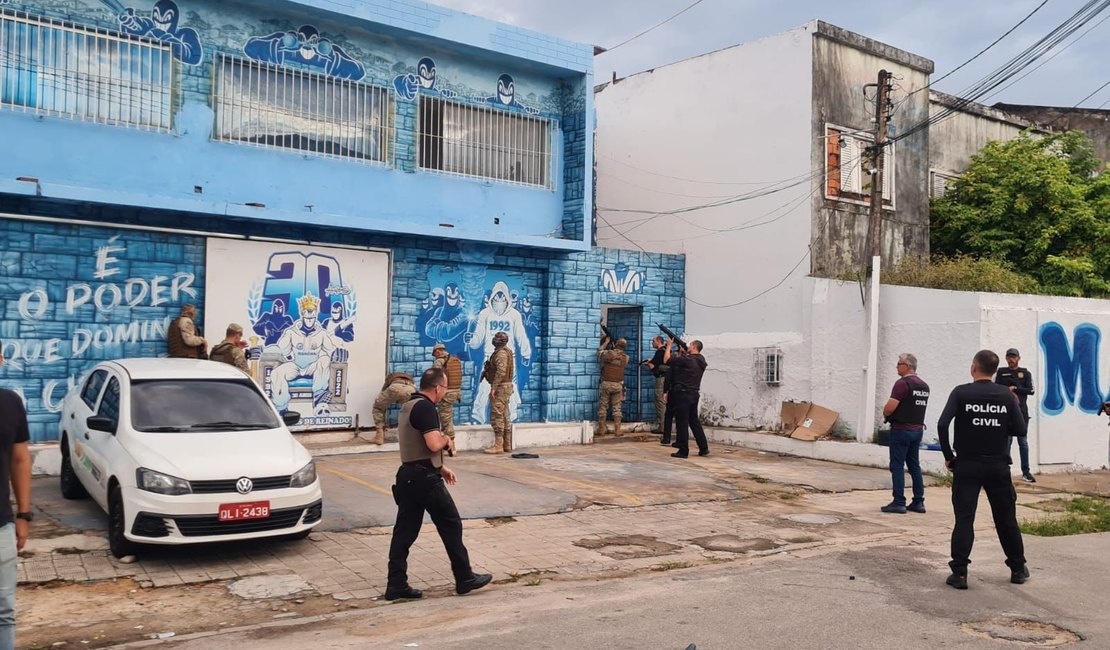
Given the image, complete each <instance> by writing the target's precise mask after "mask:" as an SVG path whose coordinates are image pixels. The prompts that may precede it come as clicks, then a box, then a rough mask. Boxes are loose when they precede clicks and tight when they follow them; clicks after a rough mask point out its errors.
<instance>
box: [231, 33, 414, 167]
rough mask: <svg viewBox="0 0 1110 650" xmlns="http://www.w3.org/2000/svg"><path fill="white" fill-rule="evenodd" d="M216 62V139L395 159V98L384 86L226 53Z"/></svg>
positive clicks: (369, 159) (371, 160)
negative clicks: (236, 56)
mask: <svg viewBox="0 0 1110 650" xmlns="http://www.w3.org/2000/svg"><path fill="white" fill-rule="evenodd" d="M216 66H217V80H216V84H215V86H214V92H215V95H216V97H215V101H214V104H215V106H216V139H217V140H223V141H227V142H238V143H242V144H250V145H254V146H258V147H265V148H270V149H291V150H294V151H301V152H307V153H312V154H316V155H320V156H326V157H329V158H342V159H346V160H356V161H360V162H367V163H381V164H389V163H390V162H391V156H392V151H393V137H394V129H393V108H392V107H393V104H392V100H391V98H390V95H389V92H388V90H386V89H385V88H382V87H380V86H373V85H370V84H365V83H359V82H356V81H351V80H348V79H335V78H332V77H328V76H326V75H322V74H319V73H315V72H308V71H305V70H300V69H297V68H286V67H280V66H275V65H270V64H266V63H259V62H257V61H248V60H245V59H238V58H234V57H230V56H226V55H221V56H220V57H219V58H218V60H217V62H216Z"/></svg>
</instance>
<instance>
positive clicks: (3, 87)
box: [0, 12, 173, 131]
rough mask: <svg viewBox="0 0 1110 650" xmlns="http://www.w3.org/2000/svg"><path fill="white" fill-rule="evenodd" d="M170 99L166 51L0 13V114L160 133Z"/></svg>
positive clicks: (169, 54) (168, 114)
mask: <svg viewBox="0 0 1110 650" xmlns="http://www.w3.org/2000/svg"><path fill="white" fill-rule="evenodd" d="M172 98H173V55H172V52H171V49H170V46H168V45H163V44H161V43H158V42H156V41H151V40H149V39H144V38H140V37H135V36H129V35H125V34H120V33H118V32H113V31H109V30H105V29H97V28H91V27H84V26H80V25H74V24H72V23H66V22H62V21H58V20H53V19H50V18H42V17H37V16H30V15H27V14H23V13H14V12H0V107H3V108H5V109H8V110H22V111H26V112H34V113H42V114H49V115H61V116H66V117H71V118H73V119H78V120H82V121H88V122H100V123H108V124H120V125H127V126H133V127H138V128H144V129H150V130H162V131H165V130H168V129H169V128H170V127H171V126H172V123H171V119H172V112H173V111H172V109H173V106H172Z"/></svg>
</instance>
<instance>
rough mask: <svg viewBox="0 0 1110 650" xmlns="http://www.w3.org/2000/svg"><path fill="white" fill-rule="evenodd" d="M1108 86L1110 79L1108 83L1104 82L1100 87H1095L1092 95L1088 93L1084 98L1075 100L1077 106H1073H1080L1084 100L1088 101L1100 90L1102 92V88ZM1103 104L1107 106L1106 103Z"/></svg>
mask: <svg viewBox="0 0 1110 650" xmlns="http://www.w3.org/2000/svg"><path fill="white" fill-rule="evenodd" d="M1107 86H1110V81H1107V82H1106V83H1104V84H1102V85H1101V86H1099V87H1098V88H1095V90H1094V92H1092V93H1091V94H1090V95H1087V96H1086V97H1084V98H1083V99H1081V100H1079V101H1077V102H1075V106H1072V108H1079V105H1080V104H1082V103H1083V102H1085V101H1087V100H1088V99H1090V98H1092V97H1094V96H1095V95H1097V94H1099V92H1101V91H1102V89H1103V88H1105V87H1107ZM1103 106H1105V104H1103Z"/></svg>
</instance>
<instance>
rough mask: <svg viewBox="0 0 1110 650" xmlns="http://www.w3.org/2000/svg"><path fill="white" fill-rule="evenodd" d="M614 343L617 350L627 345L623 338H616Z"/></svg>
mask: <svg viewBox="0 0 1110 650" xmlns="http://www.w3.org/2000/svg"><path fill="white" fill-rule="evenodd" d="M615 345H616V346H617V349H618V350H623V349H625V348H627V347H628V341H627V340H625V339H617V342H616V343H615Z"/></svg>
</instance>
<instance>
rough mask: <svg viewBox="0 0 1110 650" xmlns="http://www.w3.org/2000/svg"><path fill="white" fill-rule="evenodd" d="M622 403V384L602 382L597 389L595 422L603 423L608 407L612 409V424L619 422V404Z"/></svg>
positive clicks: (618, 382)
mask: <svg viewBox="0 0 1110 650" xmlns="http://www.w3.org/2000/svg"><path fill="white" fill-rule="evenodd" d="M623 403H624V382H620V381H603V382H601V388H599V389H598V400H597V421H598V422H599V423H603V422H605V420H607V419H608V418H607V417H606V414H607V413H608V412H609V407H610V406H612V407H613V422H620V421H621V404H623Z"/></svg>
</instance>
